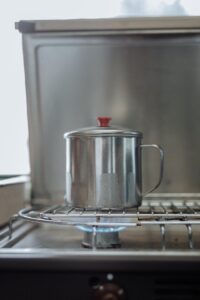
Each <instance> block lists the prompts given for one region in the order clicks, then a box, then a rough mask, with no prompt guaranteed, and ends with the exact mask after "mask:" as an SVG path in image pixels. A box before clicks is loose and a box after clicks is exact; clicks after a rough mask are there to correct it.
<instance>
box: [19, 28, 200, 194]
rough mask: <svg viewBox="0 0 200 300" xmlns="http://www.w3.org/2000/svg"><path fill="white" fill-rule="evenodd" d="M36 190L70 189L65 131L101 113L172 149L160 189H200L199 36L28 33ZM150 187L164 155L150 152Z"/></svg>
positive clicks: (147, 162) (147, 174)
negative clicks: (67, 174)
mask: <svg viewBox="0 0 200 300" xmlns="http://www.w3.org/2000/svg"><path fill="white" fill-rule="evenodd" d="M23 41H24V59H25V71H26V84H27V103H28V113H29V128H30V151H31V165H32V166H31V167H32V177H33V190H34V192H35V195H36V196H39V195H49V196H52V197H54V196H55V195H61V196H62V195H64V191H65V143H64V139H63V134H64V132H66V131H69V130H72V129H76V128H79V127H84V126H94V125H95V124H96V120H95V119H96V117H97V116H101V115H106V116H111V117H112V118H113V121H112V124H115V125H120V126H125V127H130V128H133V129H134V130H139V131H142V132H143V134H144V139H143V142H144V143H157V144H160V145H161V146H162V147H163V149H164V151H165V169H164V179H163V182H162V184H161V186H160V188H159V190H158V191H159V192H199V191H200V36H198V35H183V34H180V35H178V34H176V35H175V34H174V35H166V34H162V35H161V34H159V35H122V34H120V33H119V34H118V35H109V36H102V35H98V36H95V35H91V36H89V35H88V36H79V35H77V36H74V37H70V36H67V34H64V33H51V34H45V33H40V34H30V35H29V34H27V35H24V38H23ZM143 154H144V157H143V177H144V190H147V189H149V188H150V187H151V186H152V185H153V184H154V183H155V182H156V180H157V177H158V169H159V165H158V164H159V158H158V157H157V156H156V154H154V153H153V151H152V153H149V154H147V153H145V152H144V153H143Z"/></svg>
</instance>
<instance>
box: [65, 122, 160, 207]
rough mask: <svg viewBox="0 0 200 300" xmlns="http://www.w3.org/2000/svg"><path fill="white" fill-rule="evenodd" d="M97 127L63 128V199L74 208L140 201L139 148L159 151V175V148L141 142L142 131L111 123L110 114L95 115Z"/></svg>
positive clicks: (129, 205) (140, 169) (130, 203)
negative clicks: (112, 125)
mask: <svg viewBox="0 0 200 300" xmlns="http://www.w3.org/2000/svg"><path fill="white" fill-rule="evenodd" d="M98 120H99V126H98V127H89V128H83V129H80V130H76V131H72V132H67V133H65V135H64V137H65V139H66V203H67V205H68V206H72V207H76V208H99V209H102V208H130V207H138V206H140V205H141V202H142V196H143V193H142V168H141V149H142V148H143V147H154V148H155V149H157V150H159V153H160V159H161V164H160V176H159V181H158V183H157V184H156V185H155V186H154V187H153V188H152V189H151V190H150V191H149V192H152V191H153V190H155V189H156V188H157V187H158V186H159V185H160V183H161V180H162V175H163V157H164V156H163V150H162V149H161V148H160V147H159V146H157V145H142V144H141V140H142V133H141V132H138V131H132V130H130V129H124V128H118V127H111V126H109V121H110V120H111V118H108V117H99V118H98Z"/></svg>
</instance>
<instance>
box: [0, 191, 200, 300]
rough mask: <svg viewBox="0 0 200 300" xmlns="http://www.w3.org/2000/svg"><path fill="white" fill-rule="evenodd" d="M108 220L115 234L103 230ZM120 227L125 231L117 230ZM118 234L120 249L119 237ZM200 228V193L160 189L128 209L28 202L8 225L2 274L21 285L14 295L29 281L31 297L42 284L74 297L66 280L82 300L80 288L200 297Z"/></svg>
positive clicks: (93, 295)
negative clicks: (164, 192)
mask: <svg viewBox="0 0 200 300" xmlns="http://www.w3.org/2000/svg"><path fill="white" fill-rule="evenodd" d="M117 214H118V218H116V215H117ZM119 214H120V216H119ZM122 225H123V230H122V228H121V226H122ZM80 226H81V230H80ZM104 226H105V229H106V230H107V231H108V229H110V230H109V232H106V230H105V231H104V232H102V228H103V227H104ZM115 226H116V228H118V229H119V227H120V228H121V230H118V231H117V230H116V231H114V232H112V229H113V228H115ZM98 227H99V228H100V230H98ZM85 228H87V231H86V233H85V237H84V232H83V230H85ZM88 228H90V229H91V232H90V231H89V229H88ZM88 233H89V236H88ZM116 233H117V242H118V247H117V248H116V247H115V246H116V245H115V243H114V245H112V243H111V242H112V241H113V238H115V237H116ZM90 234H91V235H90ZM199 234H200V195H198V194H190V195H189V194H187V195H186V194H184V195H183V194H182V195H175V194H174V195H164V196H163V195H162V197H161V195H160V194H158V195H156V194H155V195H153V196H152V197H149V198H148V199H145V200H144V202H143V205H142V206H141V207H140V208H138V209H134V210H132V211H131V210H130V211H125V212H123V213H122V215H121V212H119V211H104V212H102V211H92V212H91V211H87V210H85V211H76V210H75V209H72V208H71V210H70V211H69V209H67V208H66V207H65V206H59V205H57V206H52V207H49V208H48V209H47V208H46V207H45V208H44V207H41V206H40V207H38V206H36V207H31V208H26V209H23V210H21V211H20V212H19V214H18V215H15V216H14V217H13V218H12V220H11V223H10V226H8V227H5V228H3V229H2V230H1V233H0V238H1V240H0V247H1V248H0V265H1V271H0V278H1V280H2V281H3V282H4V283H5V280H7V278H8V276H9V282H10V283H11V284H12V285H13V286H14V288H13V290H12V289H11V290H10V291H9V292H8V291H7V295H10V294H12V293H14V291H15V292H16V291H18V292H17V293H19V289H20V288H22V286H23V289H24V291H26V292H24V293H25V294H26V293H28V289H30V290H31V291H32V292H31V296H30V299H34V297H35V296H36V292H35V290H34V287H33V286H34V285H35V284H36V283H37V285H38V284H39V286H40V293H41V294H40V295H37V299H44V298H45V299H47V297H48V299H56V296H55V294H54V293H55V290H56V291H57V290H58V295H59V297H60V299H66V298H64V297H66V295H65V294H63V292H62V293H61V291H60V288H61V286H62V285H63V284H64V282H65V288H66V289H67V295H68V296H67V297H69V299H80V291H81V294H82V295H84V297H90V298H89V299H107V298H105V297H108V295H111V296H109V297H113V298H108V299H131V298H130V297H132V296H131V295H133V294H134V295H135V296H134V297H135V299H156V300H157V299H163V300H164V299H179V298H180V297H183V298H182V299H198V297H199V295H200V289H199V280H198V276H197V273H198V271H199V267H200V240H199ZM106 235H107V236H106ZM86 238H87V240H86ZM108 241H110V242H109V243H108ZM114 241H116V240H114ZM85 243H89V247H90V248H88V247H83V244H84V245H85ZM87 246H88V245H87ZM30 271H31V272H30ZM5 274H6V276H5ZM13 276H17V278H18V279H17V280H16V277H15V280H16V281H14V277H13ZM18 276H19V277H18ZM74 276H75V277H74ZM196 276H197V277H196ZM19 280H21V281H22V282H21V284H20V283H19ZM27 281H28V282H27ZM14 282H15V283H14ZM144 283H145V285H146V287H145V289H143V288H142V286H143V285H144ZM46 285H48V289H47V288H46ZM75 286H76V288H75ZM5 287H6V285H5ZM2 288H3V291H4V289H5V290H6V288H4V285H2ZM26 296H27V294H26ZM166 296H167V298H166ZM31 297H32V298H31ZM42 297H44V298H42ZM114 297H115V298H114ZM7 299H9V298H7ZM22 299H27V298H23V296H22ZM67 299H68V298H67Z"/></svg>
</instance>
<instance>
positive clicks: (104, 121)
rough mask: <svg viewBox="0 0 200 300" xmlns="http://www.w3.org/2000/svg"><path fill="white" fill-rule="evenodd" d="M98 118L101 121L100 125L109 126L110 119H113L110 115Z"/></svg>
mask: <svg viewBox="0 0 200 300" xmlns="http://www.w3.org/2000/svg"><path fill="white" fill-rule="evenodd" d="M97 120H98V121H99V126H100V127H108V126H109V123H110V120H112V118H110V117H98V118H97Z"/></svg>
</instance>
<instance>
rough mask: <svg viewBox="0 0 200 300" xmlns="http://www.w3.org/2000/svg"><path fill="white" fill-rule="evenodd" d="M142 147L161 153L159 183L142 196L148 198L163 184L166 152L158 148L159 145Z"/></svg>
mask: <svg viewBox="0 0 200 300" xmlns="http://www.w3.org/2000/svg"><path fill="white" fill-rule="evenodd" d="M140 147H142V148H147V147H148V148H150V147H151V148H155V149H157V150H158V151H159V153H160V174H159V180H158V182H157V183H156V185H155V186H154V187H153V188H152V189H150V190H149V191H147V192H145V193H144V194H142V196H146V195H147V194H149V193H151V192H153V191H154V190H155V189H157V187H159V185H160V184H161V181H162V178H163V169H164V151H163V149H162V148H161V147H160V146H158V145H155V144H150V145H140Z"/></svg>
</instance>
